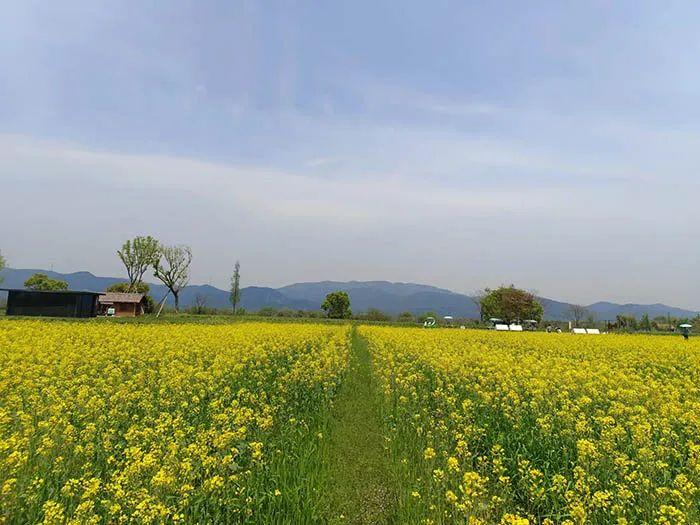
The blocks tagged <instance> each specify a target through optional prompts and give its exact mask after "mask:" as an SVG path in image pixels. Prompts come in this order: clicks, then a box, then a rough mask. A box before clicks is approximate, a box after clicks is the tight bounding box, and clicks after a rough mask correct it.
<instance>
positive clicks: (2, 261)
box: [0, 252, 7, 283]
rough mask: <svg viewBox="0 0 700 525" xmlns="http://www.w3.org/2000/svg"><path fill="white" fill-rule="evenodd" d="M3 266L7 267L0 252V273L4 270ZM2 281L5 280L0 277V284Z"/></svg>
mask: <svg viewBox="0 0 700 525" xmlns="http://www.w3.org/2000/svg"><path fill="white" fill-rule="evenodd" d="M5 266H7V261H6V260H5V258H4V257H3V256H2V252H0V272H1V271H3V270H4V269H5ZM4 279H5V278H4V277H3V276H2V275H0V283H2V281H3V280H4Z"/></svg>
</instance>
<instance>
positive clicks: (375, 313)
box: [357, 308, 391, 321]
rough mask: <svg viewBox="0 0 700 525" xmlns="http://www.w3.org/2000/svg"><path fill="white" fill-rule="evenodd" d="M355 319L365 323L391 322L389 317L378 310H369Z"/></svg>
mask: <svg viewBox="0 0 700 525" xmlns="http://www.w3.org/2000/svg"><path fill="white" fill-rule="evenodd" d="M357 318H358V319H364V320H366V321H391V316H390V315H389V314H385V313H384V312H382V311H381V310H379V309H378V308H369V309H368V310H367V311H366V312H365V313H364V314H360V315H358V316H357Z"/></svg>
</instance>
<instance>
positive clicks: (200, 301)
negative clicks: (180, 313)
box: [194, 293, 207, 314]
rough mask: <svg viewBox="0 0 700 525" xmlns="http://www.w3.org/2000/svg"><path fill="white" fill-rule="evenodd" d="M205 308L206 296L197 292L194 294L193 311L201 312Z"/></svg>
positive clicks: (203, 311)
mask: <svg viewBox="0 0 700 525" xmlns="http://www.w3.org/2000/svg"><path fill="white" fill-rule="evenodd" d="M206 308H207V296H206V295H203V294H201V293H198V294H196V295H195V296H194V311H195V313H197V314H203V313H205V312H206Z"/></svg>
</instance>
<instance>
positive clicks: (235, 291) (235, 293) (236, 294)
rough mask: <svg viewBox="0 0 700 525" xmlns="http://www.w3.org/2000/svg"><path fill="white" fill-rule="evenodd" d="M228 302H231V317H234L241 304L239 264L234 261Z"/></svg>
mask: <svg viewBox="0 0 700 525" xmlns="http://www.w3.org/2000/svg"><path fill="white" fill-rule="evenodd" d="M229 301H231V306H232V307H233V315H236V309H237V308H238V303H240V302H241V263H240V262H238V261H236V265H235V266H234V267H233V275H232V276H231V294H230V295H229Z"/></svg>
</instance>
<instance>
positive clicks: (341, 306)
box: [321, 292, 352, 319]
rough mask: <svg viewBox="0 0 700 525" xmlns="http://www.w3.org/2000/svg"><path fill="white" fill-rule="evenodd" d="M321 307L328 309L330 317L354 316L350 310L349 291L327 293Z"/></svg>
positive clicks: (344, 317) (327, 314) (347, 317)
mask: <svg viewBox="0 0 700 525" xmlns="http://www.w3.org/2000/svg"><path fill="white" fill-rule="evenodd" d="M321 309H322V310H325V311H326V316H327V317H329V318H330V319H349V318H350V317H352V311H351V310H350V296H349V295H348V294H347V292H331V293H329V294H328V295H326V300H325V301H323V304H322V305H321Z"/></svg>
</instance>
